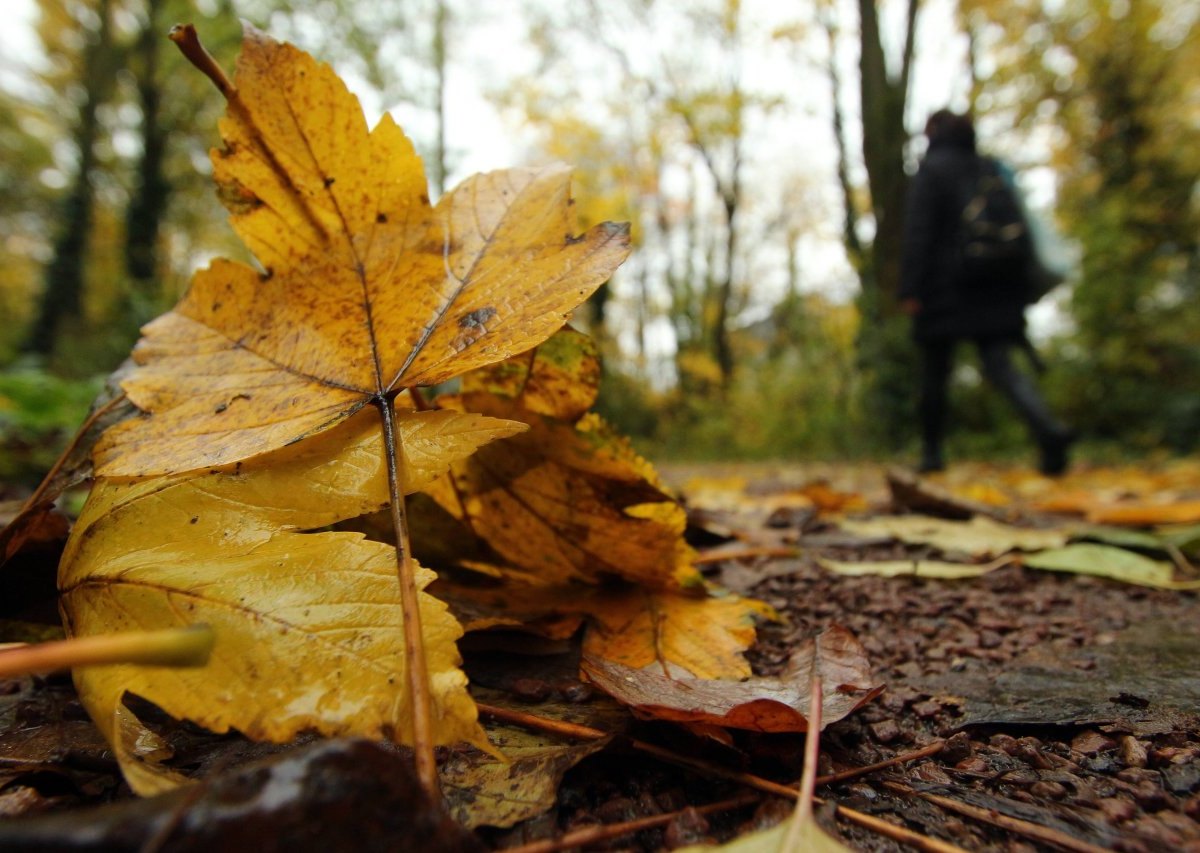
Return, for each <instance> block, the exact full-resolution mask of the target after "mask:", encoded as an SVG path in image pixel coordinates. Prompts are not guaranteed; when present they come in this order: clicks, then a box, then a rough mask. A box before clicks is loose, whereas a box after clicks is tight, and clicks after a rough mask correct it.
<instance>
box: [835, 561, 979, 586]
mask: <svg viewBox="0 0 1200 853" xmlns="http://www.w3.org/2000/svg"><path fill="white" fill-rule="evenodd" d="M817 563H818V565H820V566H821V568H823V569H828V570H829V571H831V572H833V573H835V574H839V575H844V576H846V577H863V576H866V575H876V576H878V577H883V578H905V577H909V578H933V579H936V580H962V579H964V578H977V577H981V576H983V575H985V574H987V573H988V572H990V571H993V570H994V569H996V568H997V566H996V564H995V563H947V562H943V561H940V560H925V559H913V560H864V561H862V562H857V563H856V562H849V561H844V560H830V559H828V558H825V557H820V558H818V559H817Z"/></svg>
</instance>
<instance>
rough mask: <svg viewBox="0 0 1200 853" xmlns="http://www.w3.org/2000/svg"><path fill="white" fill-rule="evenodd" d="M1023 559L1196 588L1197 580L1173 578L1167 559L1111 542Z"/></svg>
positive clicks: (1054, 568)
mask: <svg viewBox="0 0 1200 853" xmlns="http://www.w3.org/2000/svg"><path fill="white" fill-rule="evenodd" d="M1024 563H1025V565H1026V566H1028V567H1030V568H1032V569H1043V570H1045V571H1050V572H1071V573H1073V574H1078V575H1093V576H1095V577H1100V578H1111V579H1112V580H1117V581H1122V582H1123V583H1131V584H1137V585H1138V586H1151V587H1157V588H1158V589H1200V580H1186V581H1184V580H1175V567H1174V565H1172V564H1171V563H1167V562H1163V561H1160V560H1152V559H1150V558H1149V557H1143V556H1142V555H1141V554H1135V553H1134V552H1133V551H1126V550H1125V549H1123V548H1114V547H1112V546H1111V545H1094V544H1090V543H1086V542H1083V543H1078V544H1075V545H1068V546H1066V547H1065V548H1058V549H1055V550H1052V551H1042V552H1041V553H1040V554H1033V555H1030V556H1028V557H1026V558H1025V559H1024Z"/></svg>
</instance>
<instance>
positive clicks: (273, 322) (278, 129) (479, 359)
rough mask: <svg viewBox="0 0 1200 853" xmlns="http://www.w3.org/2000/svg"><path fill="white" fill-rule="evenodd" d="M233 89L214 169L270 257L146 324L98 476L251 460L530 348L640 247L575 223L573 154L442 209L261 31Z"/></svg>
mask: <svg viewBox="0 0 1200 853" xmlns="http://www.w3.org/2000/svg"><path fill="white" fill-rule="evenodd" d="M226 94H227V98H228V101H229V107H228V110H227V113H226V116H225V118H224V119H223V120H222V122H221V135H222V139H223V140H224V143H225V147H224V148H223V149H222V150H220V151H217V152H215V153H214V154H213V168H214V177H215V179H216V182H217V185H218V187H219V191H220V196H221V198H222V200H223V202H224V203H225V205H226V207H228V208H229V210H230V212H231V214H232V215H231V221H232V224H233V227H234V229H235V230H236V231H237V233H238V234H239V235H240V236H241V237H242V239H243V240H244V241H245V243H246V245H247V246H248V247H249V248H250V249H251V251H253V252H254V254H255V256H256V258H257V259H258V261H259V262H260V263H261V264H262V270H261V271H260V270H258V269H255V268H253V267H251V266H248V265H246V264H240V263H235V262H232V261H228V260H217V261H214V262H213V263H212V264H211V265H210V266H209V267H208V268H206V269H203V270H201V271H200V272H198V273H197V274H196V276H195V277H194V278H193V280H192V284H191V287H190V289H189V291H188V293H187V295H186V296H185V297H184V298H183V299H182V300H181V301H180V303H179V304H178V305H177V306H176V308H175V309H174V310H173V311H171V312H170V313H168V314H165V315H163V316H162V317H159V318H158V319H157V320H155V321H153V322H152V323H150V324H149V325H148V326H146V327H145V329H144V330H143V335H144V336H143V338H142V340H141V342H140V343H139V344H138V347H137V349H136V350H135V352H134V357H135V359H136V361H137V363H138V367H137V369H136V370H135V371H134V373H133V375H132V376H131V377H129V378H128V379H126V380H125V382H124V383H122V387H123V388H124V390H125V392H126V393H127V394H128V396H129V399H130V400H132V401H133V403H135V404H136V405H137V406H138V408H139V409H141V410H143V411H144V412H147V413H148V414H149V416H148V417H142V418H137V419H134V420H131V421H127V422H125V423H122V424H119V425H118V426H116V427H114V428H113V429H111V430H109V431H108V432H106V433H105V434H104V436H103V437H102V439H101V440H100V443H99V445H98V446H97V448H96V454H95V458H96V465H97V470H98V472H99V473H100V474H102V475H106V476H147V475H151V474H168V473H173V472H181V471H187V470H194V469H199V468H203V467H207V466H219V465H224V464H227V463H231V462H236V461H239V460H245V459H249V458H251V457H253V456H255V455H257V454H260V453H264V452H267V451H270V450H273V449H275V448H278V447H282V446H285V445H287V444H289V443H291V442H295V441H298V440H300V439H302V438H305V437H306V436H309V435H312V434H314V433H317V432H320V431H322V430H325V429H328V428H329V427H331V426H332V425H333V424H335V423H337V422H338V421H340V420H343V419H345V418H347V417H349V416H350V415H352V414H353V413H354V412H356V411H358V410H359V409H360V408H362V407H363V406H365V405H367V404H369V403H373V404H375V405H377V406H378V405H380V401H382V400H383V399H385V398H390V397H391V396H394V394H395V393H396V392H397V391H398V390H399V389H401V388H404V387H411V386H418V385H432V384H436V383H438V382H442V381H444V380H446V379H449V378H451V377H453V376H456V375H458V374H460V373H463V372H465V371H468V370H471V369H472V368H476V367H479V366H481V365H484V364H488V363H491V362H495V361H499V360H501V359H504V358H506V357H508V356H510V355H513V354H515V353H519V352H523V351H525V350H528V349H529V348H530V347H533V346H535V345H536V344H538V343H539V342H541V341H542V340H543V339H545V338H546V337H547V336H549V335H550V334H552V333H553V332H554V331H555V330H557V329H558V328H559V327H561V326H562V324H563V322H564V320H565V318H566V316H567V314H568V313H569V312H570V311H571V310H572V309H573V308H574V307H575V306H577V305H578V304H579V303H580V302H582V301H583V300H584V299H585V298H586V297H587V295H588V294H589V293H591V292H592V291H593V290H595V288H597V287H598V286H599V285H600V284H601V283H602V282H604V281H605V280H606V279H607V278H608V277H609V276H610V275H611V274H612V272H613V270H614V269H616V267H617V266H618V265H619V264H620V263H621V261H622V260H624V258H625V257H626V255H627V254H628V252H629V230H628V227H627V226H623V225H613V224H611V223H605V224H603V225H598V226H596V227H594V228H592V229H591V230H590V231H588V232H587V233H586V234H584V235H582V236H579V237H575V236H572V228H571V217H570V208H569V205H570V198H569V176H568V171H567V169H566V168H565V167H563V166H552V167H548V168H543V169H509V170H506V171H501V172H493V173H490V174H487V175H477V176H475V177H472V178H468V179H467V180H466V181H465V182H463V183H462V184H460V185H459V186H458V187H457V188H456V189H454V190H452V191H451V192H449V193H447V194H446V195H445V196H444V197H443V198H442V199H441V200H440V201H439V202H438V204H437V206H436V207H431V206H430V203H429V199H428V197H427V195H426V184H425V178H424V175H423V173H422V169H421V163H420V160H419V158H418V157H417V154H416V152H415V150H414V149H413V146H412V143H411V142H410V141H409V140H408V138H407V137H405V136H404V134H403V132H402V131H401V130H400V128H399V127H398V126H397V125H396V124H395V122H394V121H393V120H392V119H391V117H390V116H387V115H385V116H384V117H383V118H382V119H381V120H380V122H379V123H378V124H377V125H376V127H375V128H374V129H373V130H370V131H368V128H367V124H366V120H365V118H364V116H363V112H362V109H361V107H360V106H359V103H358V99H357V98H355V97H354V96H353V95H352V94H351V93H350V92H349V91H348V90H347V89H346V87H345V85H344V84H343V83H342V82H341V80H339V79H338V77H337V76H336V75H335V74H334V72H333V70H332V69H331V68H330V67H329V66H328V65H325V64H322V63H318V62H316V61H315V60H314V59H313V58H312V57H310V56H308V55H307V54H305V53H303V52H301V51H299V50H297V49H296V48H294V47H292V46H291V45H287V44H280V43H278V42H275V41H273V40H272V39H270V38H269V37H268V36H266V35H265V34H263V33H261V32H259V31H257V30H255V29H254V28H252V27H247V28H246V31H245V37H244V41H243V45H242V52H241V55H240V57H239V59H238V65H237V76H236V87H234V88H230V89H227V91H226Z"/></svg>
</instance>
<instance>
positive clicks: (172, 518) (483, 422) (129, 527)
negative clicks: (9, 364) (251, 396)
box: [59, 412, 524, 793]
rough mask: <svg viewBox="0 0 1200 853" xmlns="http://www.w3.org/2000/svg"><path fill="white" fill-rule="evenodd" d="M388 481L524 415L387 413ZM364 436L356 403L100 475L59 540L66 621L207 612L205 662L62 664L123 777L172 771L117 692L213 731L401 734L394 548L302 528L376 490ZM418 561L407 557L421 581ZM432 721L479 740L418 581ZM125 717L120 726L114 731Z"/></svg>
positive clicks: (404, 729) (438, 735)
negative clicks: (394, 452) (301, 423)
mask: <svg viewBox="0 0 1200 853" xmlns="http://www.w3.org/2000/svg"><path fill="white" fill-rule="evenodd" d="M398 422H399V427H400V432H401V436H402V441H401V444H402V446H403V447H404V452H405V466H404V467H405V471H406V473H407V481H406V484H405V487H406V489H407V490H409V491H412V490H415V489H419V488H421V487H423V486H424V485H426V484H427V483H428V482H429V481H430V480H431V479H432V478H433V477H435V476H437V475H438V474H439V473H441V472H442V471H443V470H445V468H446V466H447V465H449V464H450V462H451V461H452V460H453V459H455V458H458V457H461V456H465V455H468V454H470V453H472V452H474V451H475V449H476V448H477V447H479V446H480V445H482V444H484V443H486V442H488V441H492V440H494V439H496V438H502V437H505V436H508V435H512V434H513V433H515V432H518V431H520V430H521V429H523V428H524V427H523V425H521V424H515V423H511V422H504V421H496V420H494V419H491V418H485V417H480V416H477V415H462V414H456V413H452V412H424V413H412V412H407V413H405V412H401V413H398ZM380 445H381V437H380V435H379V431H378V427H377V424H376V423H375V419H374V416H373V413H369V412H362V413H360V414H359V415H358V416H356V417H353V418H351V419H349V420H348V421H346V422H344V423H342V424H340V425H338V426H337V427H336V428H334V429H332V430H329V431H328V432H326V433H324V434H323V435H321V436H319V437H317V438H316V439H314V440H312V441H307V442H304V443H301V444H298V445H294V446H293V447H289V448H285V449H283V450H280V451H276V452H275V453H271V454H267V455H265V456H263V457H260V458H257V459H254V460H250V461H248V462H246V463H237V464H235V465H232V466H227V467H226V468H224V469H221V470H217V471H213V472H205V473H201V474H195V473H193V474H184V475H176V476H173V477H161V478H152V479H146V480H140V481H134V482H122V481H112V480H101V481H99V482H98V483H97V485H96V487H95V488H94V489H93V492H92V495H91V496H90V498H89V500H88V503H87V505H86V506H85V507H84V510H83V513H82V515H81V516H80V519H79V522H78V524H77V526H76V529H75V533H74V535H73V536H72V538H71V540H70V542H69V543H68V546H67V549H66V552H65V553H64V555H63V560H62V564H61V567H60V572H59V588H60V591H61V608H62V612H63V616H64V621H65V623H66V626H67V628H68V631H69V633H70V634H72V635H88V634H95V633H103V632H110V631H121V630H129V629H153V628H166V627H175V626H180V625H188V624H195V623H207V624H209V625H211V626H212V627H213V629H214V630H215V633H216V638H217V640H216V646H215V648H214V650H213V653H212V658H211V660H210V662H209V664H208V666H206V667H204V668H202V669H194V670H178V669H176V670H172V669H167V668H163V667H144V666H132V665H120V666H100V667H90V668H85V669H80V670H77V671H76V673H75V681H76V686H77V688H78V690H79V695H80V698H81V700H82V701H83V703H84V705H85V707H86V708H87V710H88V712H89V713H90V714H91V715H92V718H93V719H94V720H95V721H96V723H97V725H98V726H99V727H100V729H101V731H102V732H103V733H104V735H105V737H106V738H107V739H108V740H109V742H110V743H111V744H112V746H113V749H114V752H115V753H116V755H117V758H118V760H119V762H120V763H121V766H122V769H123V770H124V771H125V774H126V777H127V778H128V780H129V782H130V784H131V785H132V786H133V787H134V789H135V790H137V791H139V792H140V793H153V792H155V791H157V790H160V789H161V788H162V787H164V786H167V785H170V784H173V782H174V780H173V779H172V778H171V777H170V776H169V774H165V773H163V772H162V771H161V770H159V769H157V768H156V766H155V764H154V763H153V762H148V761H146V760H144V759H141V758H139V757H138V754H137V750H136V749H135V747H134V745H133V743H132V741H133V740H135V739H136V738H138V737H143V731H142V730H141V729H140V728H138V727H137V726H136V721H134V720H133V719H132V716H131V715H130V713H129V712H128V710H127V709H126V708H125V707H124V706H123V704H122V699H123V696H124V695H125V693H126V692H130V693H134V694H137V695H139V696H142V697H144V698H146V699H149V700H150V701H152V702H154V703H155V704H157V705H158V706H160V707H161V708H163V709H164V710H165V711H166V712H167V713H169V714H171V715H172V716H175V717H178V718H183V719H189V720H192V721H194V722H196V723H198V724H200V725H203V726H205V727H206V728H209V729H211V730H213V731H216V732H224V731H227V730H229V729H230V728H234V729H237V730H238V731H241V732H243V733H244V734H246V735H248V736H250V737H252V738H257V739H265V740H273V741H285V740H288V739H290V738H291V737H294V736H295V735H296V734H298V733H299V732H301V731H304V730H316V731H319V732H322V733H324V734H329V735H336V734H359V735H367V736H374V737H388V738H392V739H395V740H399V741H406V742H408V741H409V739H410V732H411V725H410V714H411V711H412V703H411V701H410V700H411V697H410V696H409V695H408V691H407V690H406V673H405V666H406V658H405V639H404V631H403V625H402V616H401V608H400V602H399V589H398V587H397V585H396V573H395V572H396V557H395V552H394V551H393V549H392V548H391V547H390V546H387V545H384V544H382V543H378V542H371V541H368V540H366V539H364V538H363V537H362V536H361V535H360V534H356V533H335V532H321V533H310V532H303V531H306V530H315V529H320V528H323V527H326V526H328V525H330V524H332V523H334V522H336V521H339V520H341V519H343V518H347V517H351V516H355V515H360V514H362V513H364V512H371V511H374V510H377V509H378V508H379V507H381V506H383V505H386V504H387V503H388V501H389V489H388V484H387V477H386V472H385V470H384V469H385V464H384V457H383V453H382V452H381V447H380ZM432 578H433V573H432V572H430V571H428V570H426V569H422V568H418V569H417V579H416V580H417V585H418V587H419V588H423V587H425V586H426V585H427V584H428V583H429V582H430V581H431V580H432ZM419 607H420V613H421V626H422V641H423V642H422V644H423V646H424V649H425V652H426V659H427V664H428V670H429V675H430V683H431V691H430V692H431V696H432V706H433V715H432V716H433V720H434V727H433V736H434V740H435V741H436V742H437V743H454V742H458V741H462V740H466V741H471V742H474V743H476V744H479V745H486V739H485V738H484V735H483V733H482V731H481V729H480V728H479V726H478V724H477V723H476V711H475V705H474V703H473V701H472V700H471V698H470V697H469V696H468V695H467V693H466V689H465V688H466V677H465V675H464V674H463V673H462V672H461V671H460V670H459V668H458V667H459V663H460V659H459V654H458V650H457V647H456V645H455V643H456V640H457V639H458V637H459V636H460V635H461V633H462V631H461V628H460V627H459V625H458V623H457V622H456V621H455V620H454V618H453V617H452V616H451V615H450V614H449V613H448V611H447V609H446V607H445V605H443V604H442V603H441V602H439V601H437V600H436V599H434V598H433V597H431V596H429V595H428V594H426V593H423V592H422V593H421V594H420V595H419ZM123 733H124V734H123Z"/></svg>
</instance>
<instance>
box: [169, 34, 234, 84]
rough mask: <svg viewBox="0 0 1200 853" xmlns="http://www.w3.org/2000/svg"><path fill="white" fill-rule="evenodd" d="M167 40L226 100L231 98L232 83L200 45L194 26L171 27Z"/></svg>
mask: <svg viewBox="0 0 1200 853" xmlns="http://www.w3.org/2000/svg"><path fill="white" fill-rule="evenodd" d="M167 38H169V39H170V40H171V41H173V42H175V46H176V47H178V48H179V52H180V53H182V54H183V55H184V56H185V57H187V61H188V62H190V63H192V65H195V66H196V67H197V68H198V69H200V71H201V72H202V73H203V74H204V76H205V77H207V78H208V79H209V80H212V81H213V85H215V86H216V87H217V89H218V90H219V91H220V93H221V94H222V95H224V96H225V98H226V99H227V100H228V99H229V98H230V97H231V96H232V94H233V93H234V92H235V91H236V88H235V87H234V85H233V81H231V80H230V79H229V78H228V77H226V76H225V71H224V70H223V69H222V68H221V66H220V64H218V63H217V60H215V59H213V56H212V54H211V53H209V52H208V51H207V50H205V48H204V45H203V44H201V43H200V35H199V34H198V33H197V32H196V27H195V26H193V25H192V24H176V25H175V26H173V27H171V32H170V33H169V34H168V35H167Z"/></svg>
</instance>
